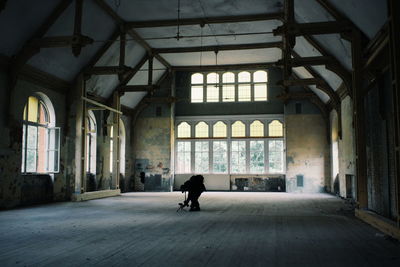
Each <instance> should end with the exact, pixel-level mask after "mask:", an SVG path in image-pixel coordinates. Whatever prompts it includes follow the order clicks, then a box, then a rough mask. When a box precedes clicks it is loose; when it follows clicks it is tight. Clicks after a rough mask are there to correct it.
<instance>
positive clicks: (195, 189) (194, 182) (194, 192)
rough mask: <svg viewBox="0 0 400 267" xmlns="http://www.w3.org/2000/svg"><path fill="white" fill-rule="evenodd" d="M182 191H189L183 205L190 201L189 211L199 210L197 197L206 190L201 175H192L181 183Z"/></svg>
mask: <svg viewBox="0 0 400 267" xmlns="http://www.w3.org/2000/svg"><path fill="white" fill-rule="evenodd" d="M181 191H182V193H183V192H185V191H188V192H189V195H188V198H187V199H186V200H185V202H184V205H186V206H187V205H188V204H189V201H190V211H199V210H200V204H199V197H200V195H201V193H203V192H204V191H206V187H205V186H204V177H203V175H193V176H192V177H190V179H189V180H187V181H186V182H185V183H184V184H183V185H181Z"/></svg>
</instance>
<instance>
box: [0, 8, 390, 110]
mask: <svg viewBox="0 0 400 267" xmlns="http://www.w3.org/2000/svg"><path fill="white" fill-rule="evenodd" d="M77 2H79V0H78V1H77ZM178 2H180V4H179V19H178ZM294 4H295V6H294V11H295V21H296V22H297V23H311V22H329V21H350V23H352V24H353V25H354V27H356V28H358V29H360V30H361V32H362V33H363V35H364V36H365V38H366V39H372V38H373V37H374V36H375V35H376V34H377V32H378V31H379V30H380V29H381V27H382V26H383V25H384V23H385V22H386V20H387V7H386V1H381V0H295V1H294ZM283 10H284V0H246V1H244V0H180V1H178V0H154V1H147V0H83V5H82V20H81V30H80V34H81V35H83V36H87V37H89V38H91V39H92V41H93V42H92V43H90V42H89V43H88V44H86V45H84V46H82V48H81V51H80V53H79V56H75V55H74V54H73V53H72V50H71V46H68V45H65V43H66V42H65V40H64V43H62V44H58V43H57V44H58V45H55V44H54V40H55V39H54V38H53V39H51V38H49V39H46V38H47V37H61V36H63V37H65V36H72V35H73V34H74V29H75V33H76V31H77V28H76V19H75V18H76V2H75V1H68V0H67V1H66V0H35V1H27V0H12V1H10V0H9V1H6V4H5V8H4V9H3V10H2V11H0V34H1V36H2V41H1V42H0V54H3V55H5V56H8V57H13V58H18V57H20V58H23V57H22V56H21V55H22V54H24V55H25V54H26V53H24V51H25V50H24V49H26V47H27V46H29V45H30V44H32V40H36V39H42V40H44V39H46V40H47V41H49V40H50V41H51V42H53V43H52V44H50V45H48V44H47V43H46V44H45V45H43V41H42V43H41V45H40V52H39V53H37V52H35V53H32V54H31V55H30V56H28V57H26V60H25V61H26V62H25V61H23V60H22V62H23V63H27V64H29V65H31V66H33V67H36V68H37V69H39V70H42V71H44V72H47V73H49V74H52V75H54V76H56V77H58V78H61V79H64V80H67V81H70V82H72V81H74V79H76V77H77V75H78V74H79V73H81V72H82V71H83V70H84V69H85V68H86V69H87V68H88V67H93V66H94V67H112V66H119V65H120V66H121V61H120V50H121V46H120V43H121V42H120V38H121V35H120V32H119V30H120V29H123V31H125V32H126V35H124V36H126V37H125V38H126V40H125V51H124V54H125V56H124V60H123V62H122V63H123V65H126V66H128V67H130V68H128V69H127V73H128V74H127V73H124V74H122V75H119V76H118V75H115V74H111V73H104V72H103V73H101V74H103V75H91V76H90V79H89V80H88V81H87V89H88V91H89V92H91V93H93V94H95V95H98V96H100V97H103V98H109V97H110V96H111V95H112V92H113V91H114V90H115V89H116V88H117V87H118V85H121V84H122V83H123V84H124V85H125V84H127V85H147V84H148V69H149V61H148V55H149V54H150V55H152V56H154V61H153V62H152V65H153V68H152V69H153V75H152V81H153V84H156V83H157V81H158V80H159V79H160V78H161V77H162V76H163V75H164V74H165V73H166V71H167V70H168V69H169V68H177V69H185V67H192V68H193V67H196V66H198V67H200V66H202V67H205V66H208V65H209V66H215V65H216V64H218V65H238V64H255V63H257V64H270V63H275V62H277V61H278V60H281V59H282V37H281V36H279V35H274V33H273V31H274V30H275V29H276V28H277V27H279V26H282V25H283V21H284V16H283ZM178 25H179V26H178ZM122 26H123V27H122ZM178 28H179V29H178ZM78 32H79V31H78ZM178 32H179V38H177V33H178ZM342 37H343V36H341V35H340V34H339V33H329V34H318V35H299V36H297V37H296V44H295V46H294V48H293V53H292V56H293V57H294V58H300V57H301V58H311V57H312V58H316V57H318V58H321V57H322V56H324V57H330V60H329V62H330V63H329V64H330V65H329V64H328V63H325V62H323V61H321V64H318V62H317V63H315V62H314V63H312V64H311V63H310V64H303V65H304V66H303V65H300V66H298V67H295V68H293V72H294V73H295V74H296V76H297V77H298V78H300V79H307V78H320V79H322V80H324V81H325V82H326V87H328V88H329V90H332V91H337V90H338V88H339V87H340V86H341V84H342V83H343V82H344V81H343V80H344V78H343V77H345V76H346V75H347V77H349V76H348V75H351V70H352V58H351V43H350V42H348V41H347V40H345V39H343V38H342ZM122 38H123V37H122ZM67 43H68V42H67ZM70 43H71V41H70ZM63 44H64V45H63ZM200 50H202V51H200ZM216 50H217V51H218V54H217V56H216V53H215V52H214V51H216ZM333 65H334V68H332V66H333ZM337 69H338V70H339V71H338V72H337V71H335V70H337ZM97 74H99V73H97ZM105 74H108V75H105ZM121 77H122V78H121ZM350 77H351V76H350ZM318 87H320V86H318ZM309 88H310V90H311V91H313V92H314V93H315V94H316V95H317V96H318V97H319V98H320V99H321V101H322V102H323V103H327V102H328V101H329V100H330V99H331V97H332V96H331V95H329V94H328V93H327V90H321V88H317V86H316V85H309ZM145 95H146V92H127V93H125V94H124V95H123V96H122V98H121V103H122V104H123V105H125V106H128V107H131V108H134V107H135V106H136V105H137V103H138V102H139V101H140V100H141V99H142V98H143V97H144V96H145Z"/></svg>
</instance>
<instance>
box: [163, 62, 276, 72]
mask: <svg viewBox="0 0 400 267" xmlns="http://www.w3.org/2000/svg"><path fill="white" fill-rule="evenodd" d="M275 66H276V62H266V63H249V64H227V65H205V66H199V65H192V66H173V67H172V68H171V70H173V71H224V70H249V69H250V70H251V69H267V68H271V67H275Z"/></svg>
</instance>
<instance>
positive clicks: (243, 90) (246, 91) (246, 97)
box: [238, 84, 251, 101]
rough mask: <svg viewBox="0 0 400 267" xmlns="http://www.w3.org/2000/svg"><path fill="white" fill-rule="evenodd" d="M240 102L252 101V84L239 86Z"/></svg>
mask: <svg viewBox="0 0 400 267" xmlns="http://www.w3.org/2000/svg"><path fill="white" fill-rule="evenodd" d="M238 100H239V101H250V100H251V94H250V84H239V87H238Z"/></svg>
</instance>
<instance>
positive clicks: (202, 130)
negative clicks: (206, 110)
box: [195, 121, 208, 138]
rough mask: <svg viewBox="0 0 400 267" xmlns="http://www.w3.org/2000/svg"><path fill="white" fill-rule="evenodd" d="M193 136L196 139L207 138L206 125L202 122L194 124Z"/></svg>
mask: <svg viewBox="0 0 400 267" xmlns="http://www.w3.org/2000/svg"><path fill="white" fill-rule="evenodd" d="M195 136H196V138H204V137H208V124H207V123H205V122H204V121H201V122H199V123H198V124H196V128H195Z"/></svg>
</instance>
